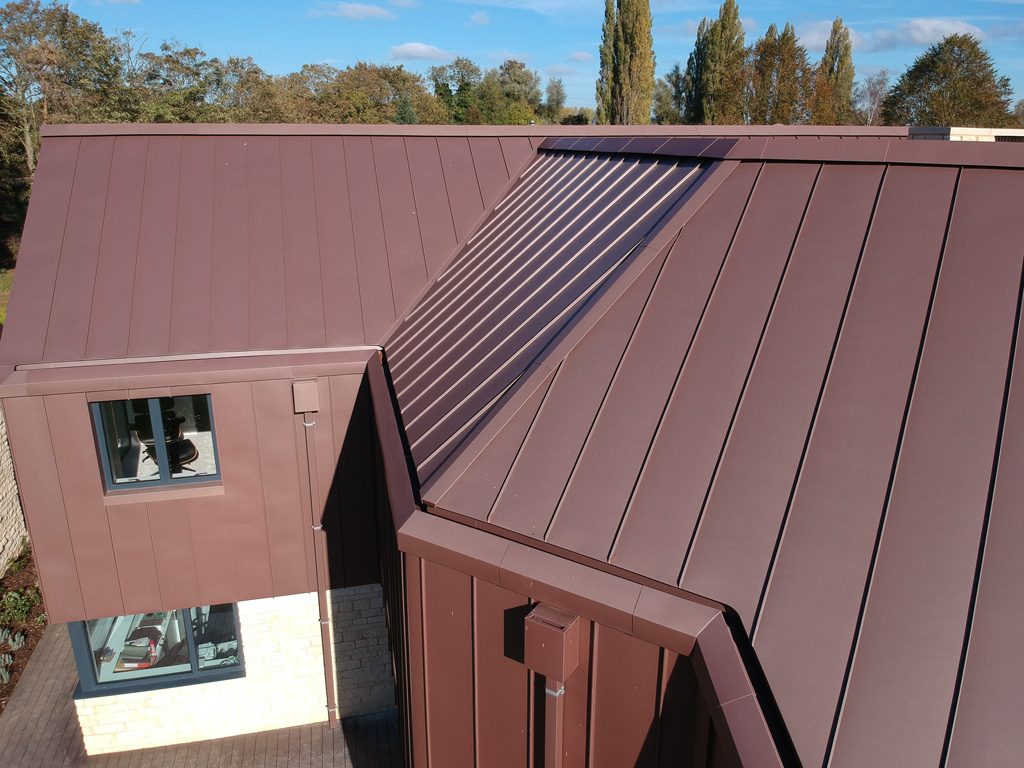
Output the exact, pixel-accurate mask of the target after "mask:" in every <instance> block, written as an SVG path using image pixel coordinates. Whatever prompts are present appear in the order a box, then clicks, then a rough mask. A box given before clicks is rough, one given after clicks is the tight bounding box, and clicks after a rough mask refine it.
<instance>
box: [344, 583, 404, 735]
mask: <svg viewBox="0 0 1024 768" xmlns="http://www.w3.org/2000/svg"><path fill="white" fill-rule="evenodd" d="M330 609H331V627H332V638H331V639H332V646H333V648H334V669H335V675H336V677H337V702H338V717H341V718H344V717H351V716H353V715H367V714H370V713H371V712H380V711H382V710H385V709H389V708H391V707H393V706H395V683H394V677H393V676H392V668H391V651H390V649H389V647H388V626H387V619H386V616H385V614H384V594H383V590H382V589H381V585H380V584H366V585H364V586H359V587H348V588H343V589H334V590H331V593H330Z"/></svg>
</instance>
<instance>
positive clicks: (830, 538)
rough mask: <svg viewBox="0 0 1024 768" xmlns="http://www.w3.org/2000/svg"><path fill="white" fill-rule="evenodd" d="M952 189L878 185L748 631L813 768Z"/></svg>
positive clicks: (919, 180)
mask: <svg viewBox="0 0 1024 768" xmlns="http://www.w3.org/2000/svg"><path fill="white" fill-rule="evenodd" d="M955 178H956V173H955V171H950V170H948V169H933V168H889V169H887V171H886V175H885V179H884V180H883V182H882V188H881V191H880V193H879V198H878V203H877V204H876V208H875V211H874V215H873V218H872V221H871V223H870V231H869V233H868V236H867V241H866V243H865V246H864V255H863V256H862V258H861V265H860V269H859V270H858V273H857V279H856V283H855V284H854V287H853V292H852V294H851V296H850V302H849V308H848V309H847V313H846V317H845V319H844V321H843V327H842V329H841V331H840V336H839V340H838V342H837V345H836V351H835V354H834V357H833V361H832V366H831V368H830V370H829V373H828V378H827V381H826V383H825V389H824V392H823V394H822V398H821V403H820V405H819V407H818V412H817V414H816V417H815V421H814V425H813V428H812V432H811V436H810V440H809V443H808V447H807V449H806V454H805V458H804V461H803V465H802V467H801V471H800V476H799V478H798V481H797V486H796V489H795V493H794V497H793V500H792V502H791V503H790V512H789V514H788V516H787V518H786V520H785V522H784V526H785V527H784V529H783V530H782V531H781V532H780V539H781V540H780V542H779V548H778V553H777V555H776V559H775V561H774V563H773V568H772V570H771V572H770V573H769V574H768V584H767V587H766V594H765V597H764V598H763V607H762V609H761V614H760V617H759V621H758V624H757V626H756V627H748V630H751V631H752V634H753V639H754V648H755V650H756V651H757V653H758V658H759V659H760V661H761V665H762V667H763V668H764V672H765V675H766V676H767V678H768V681H769V684H770V685H771V686H772V690H773V692H774V694H775V697H776V700H777V701H778V703H779V708H780V710H781V711H782V712H783V716H784V717H786V718H787V724H788V726H789V730H790V734H791V737H792V738H793V741H794V743H795V745H796V747H797V750H798V752H799V753H800V755H801V756H802V759H803V760H804V762H805V763H806V764H808V765H820V764H821V763H822V761H823V760H824V759H825V755H826V751H827V749H826V748H827V743H828V740H829V733H830V730H831V728H832V720H833V715H834V712H835V706H836V702H837V700H838V697H839V695H840V689H841V687H842V684H843V676H844V673H845V670H846V666H847V661H848V659H849V656H850V652H851V645H852V642H853V634H854V630H855V625H856V622H857V611H858V609H859V606H860V602H861V599H862V597H863V594H864V585H865V579H866V578H867V572H868V564H869V561H870V559H871V552H872V547H873V545H874V539H875V534H876V532H877V530H878V525H879V518H880V516H881V513H882V507H883V505H884V502H885V495H886V489H887V485H888V481H889V476H890V471H891V468H892V464H893V460H894V455H895V452H896V450H897V443H898V439H899V433H900V423H901V421H902V418H903V413H904V408H905V406H906V403H907V397H908V394H909V390H910V386H911V380H912V375H913V371H914V361H915V359H916V356H917V350H918V347H919V344H920V341H921V335H922V332H923V329H924V324H925V320H926V315H927V310H928V301H929V297H930V295H931V290H932V284H933V282H934V279H935V274H936V268H937V264H938V258H939V251H940V249H941V247H942V236H943V232H944V231H945V222H946V219H947V217H948V214H949V207H950V201H951V197H952V194H953V184H954V181H955ZM907 201H913V202H912V204H910V205H907ZM808 574H814V578H808V576H807V575H808ZM809 616H810V617H816V618H815V620H813V621H808V620H807V617H809Z"/></svg>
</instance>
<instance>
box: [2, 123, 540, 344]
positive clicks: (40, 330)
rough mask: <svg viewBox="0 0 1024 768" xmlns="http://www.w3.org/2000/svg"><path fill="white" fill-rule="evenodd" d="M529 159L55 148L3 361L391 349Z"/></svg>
mask: <svg viewBox="0 0 1024 768" xmlns="http://www.w3.org/2000/svg"><path fill="white" fill-rule="evenodd" d="M533 156H534V150H533V149H532V147H531V146H530V145H529V143H528V141H527V140H526V139H525V138H517V137H511V138H505V137H500V136H477V137H465V136H462V137H459V136H448V137H442V138H440V139H436V138H433V137H402V136H380V137H374V138H370V137H360V136H347V137H344V136H316V137H313V136H301V135H284V136H267V135H257V136H215V135H189V136H155V135H154V136H143V135H119V136H114V135H110V136H86V137H82V138H79V137H65V136H55V137H47V138H46V139H44V141H43V146H42V151H41V153H40V162H39V170H38V173H37V179H36V184H35V192H34V194H33V197H32V202H31V204H30V213H29V216H28V221H27V224H26V228H25V233H24V237H23V241H22V242H23V245H22V254H23V256H24V258H23V259H22V263H21V265H20V266H19V270H18V277H17V288H16V289H15V291H14V293H13V296H12V301H11V306H10V312H9V317H10V320H11V322H10V323H9V328H8V332H7V333H6V334H4V340H3V345H2V348H0V355H2V357H3V359H4V360H5V361H7V362H9V363H11V364H24V363H34V362H39V361H65V360H85V359H103V358H108V359H109V358H119V357H125V356H129V355H130V356H154V355H165V354H177V353H192V352H210V351H236V350H258V349H280V348H303V347H311V346H324V345H332V346H337V345H345V344H350V345H354V344H363V343H367V344H372V343H379V342H380V341H382V339H383V336H384V334H385V332H386V331H387V330H388V328H389V327H390V326H391V325H392V324H393V323H394V322H395V320H396V318H399V317H401V316H402V315H403V314H404V313H405V312H406V311H407V310H408V308H409V307H410V306H411V304H412V302H413V299H414V298H415V297H416V296H417V295H418V294H419V292H420V291H421V290H422V289H423V288H424V287H425V286H426V284H427V281H428V279H429V278H430V276H432V275H433V274H435V273H436V271H437V270H438V268H439V267H440V266H441V265H442V264H443V263H444V262H445V261H446V260H447V259H448V257H449V256H450V255H451V254H452V253H453V251H454V249H455V247H456V246H457V244H458V243H459V242H460V241H462V240H463V239H465V238H466V236H467V235H468V234H469V232H470V230H471V229H472V228H473V227H474V226H475V225H476V222H477V220H478V219H479V218H480V217H481V215H482V214H483V213H484V211H485V210H486V209H487V208H488V207H489V206H491V205H493V204H494V203H495V202H496V201H497V198H498V196H499V195H500V194H501V193H502V191H503V190H504V189H505V187H506V186H507V185H508V184H509V180H510V179H515V178H517V177H518V175H519V173H520V172H521V171H522V169H523V168H524V167H525V165H526V164H528V163H529V162H530V161H531V160H532V158H533ZM445 190H447V194H446V192H445ZM83 288H84V289H83Z"/></svg>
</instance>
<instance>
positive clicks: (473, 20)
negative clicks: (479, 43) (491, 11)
mask: <svg viewBox="0 0 1024 768" xmlns="http://www.w3.org/2000/svg"><path fill="white" fill-rule="evenodd" d="M469 23H470V24H475V25H476V26H478V27H484V26H487V25H488V24H490V23H491V17H490V16H488V15H487V11H474V12H473V13H471V14H469Z"/></svg>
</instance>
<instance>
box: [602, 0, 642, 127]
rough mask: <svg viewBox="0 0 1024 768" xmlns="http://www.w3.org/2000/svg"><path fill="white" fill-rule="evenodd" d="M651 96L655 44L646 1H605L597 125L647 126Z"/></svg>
mask: <svg viewBox="0 0 1024 768" xmlns="http://www.w3.org/2000/svg"><path fill="white" fill-rule="evenodd" d="M653 94H654V41H653V38H652V37H651V4H650V2H649V0H618V1H617V3H613V2H612V0H605V8H604V25H603V26H602V28H601V48H600V76H599V77H598V80H597V121H598V122H599V123H603V124H607V123H616V124H625V125H639V124H645V123H649V122H650V121H651V102H652V98H653Z"/></svg>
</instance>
